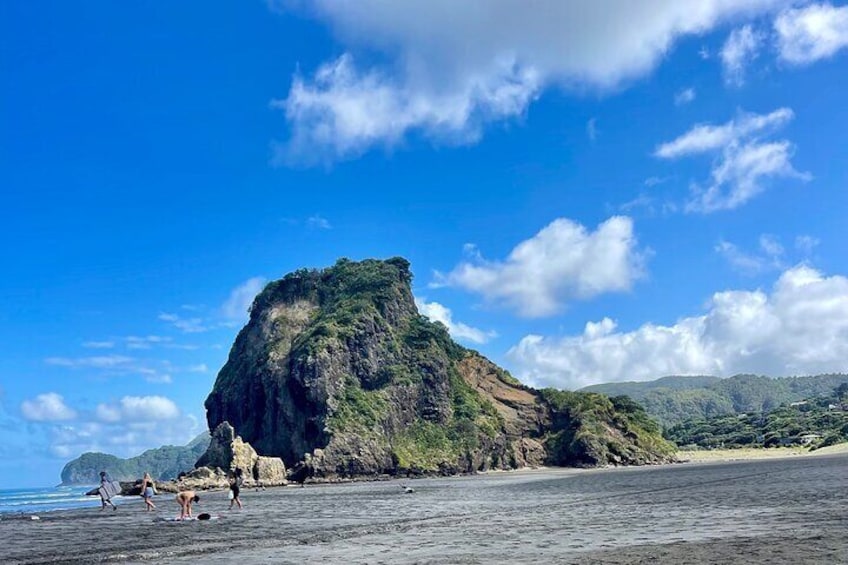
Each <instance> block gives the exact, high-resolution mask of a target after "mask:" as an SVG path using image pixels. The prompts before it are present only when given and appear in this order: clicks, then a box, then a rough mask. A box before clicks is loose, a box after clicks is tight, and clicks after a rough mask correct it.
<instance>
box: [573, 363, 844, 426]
mask: <svg viewBox="0 0 848 565" xmlns="http://www.w3.org/2000/svg"><path fill="white" fill-rule="evenodd" d="M843 383H848V375H846V374H829V375H816V376H810V377H780V378H771V377H764V376H756V375H736V376H734V377H730V378H727V379H720V378H717V377H703V376H701V377H664V378H661V379H657V380H655V381H650V382H643V383H642V382H626V383H609V384H600V385H593V386H590V387H586V388H584V389H582V390H584V391H591V392H601V393H604V394H608V395H611V396H615V395H621V394H625V395H627V396H629V397H630V398H632V399H633V400H635V401H637V402H639V403H640V404H641V405H642V406H644V408H645V411H646V412H647V413H648V414H650V415H651V416H653V417H654V418H656V419H657V420H658V421H659V422H660V424H661V425H662V426H663V427H664V428H670V427H673V426H675V425H677V424H680V423H682V422H684V421H687V420H706V419H710V418H715V417H717V416H724V415H734V414H751V413H753V414H760V413H765V412H769V411H771V410H773V409H775V408H777V407H779V406H781V405H782V404H786V403H790V402H796V401H800V400H805V399H809V398H815V397H821V396H827V395H829V394H831V393H832V392H833V390H834V389H835V388H836V387H838V386H839V385H841V384H843Z"/></svg>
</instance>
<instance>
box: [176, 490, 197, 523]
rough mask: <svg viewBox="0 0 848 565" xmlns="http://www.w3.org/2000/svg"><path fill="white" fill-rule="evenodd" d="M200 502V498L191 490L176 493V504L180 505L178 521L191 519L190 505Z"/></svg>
mask: <svg viewBox="0 0 848 565" xmlns="http://www.w3.org/2000/svg"><path fill="white" fill-rule="evenodd" d="M192 502H200V497H199V496H197V495H196V494H194V491H193V490H184V491H182V492H179V493H177V504H179V505H180V520H185V519H186V518H191V503H192Z"/></svg>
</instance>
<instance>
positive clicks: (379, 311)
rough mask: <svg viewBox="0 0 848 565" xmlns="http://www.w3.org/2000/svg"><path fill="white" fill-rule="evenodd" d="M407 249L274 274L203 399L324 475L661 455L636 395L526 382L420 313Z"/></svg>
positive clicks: (289, 459) (259, 444) (265, 449)
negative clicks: (630, 399)
mask: <svg viewBox="0 0 848 565" xmlns="http://www.w3.org/2000/svg"><path fill="white" fill-rule="evenodd" d="M411 279H412V276H411V273H410V271H409V263H408V262H407V261H406V260H404V259H401V258H394V259H389V260H386V261H377V260H366V261H362V262H352V261H348V260H344V259H342V260H340V261H339V262H337V263H336V265H335V266H333V267H331V268H328V269H324V270H300V271H296V272H294V273H291V274H289V275H287V276H286V277H284V278H283V279H281V280H278V281H275V282H272V283H270V284H269V285H268V286H267V287H266V288H265V289H264V290H263V291H262V292H261V293H260V294H259V295H258V296H257V298H256V300H255V301H254V303H253V306H252V308H251V313H250V320H249V322H248V324H247V325H246V326H245V327H244V328H243V329H242V331H241V332H240V333H239V335H238V337H237V338H236V341H235V343H234V345H233V347H232V350H231V351H230V355H229V359H228V361H227V363H226V364H225V365H224V367H223V368H222V369H221V371H220V373H219V374H218V378H217V380H216V382H215V386H214V388H213V390H212V392H211V394H210V395H209V397H208V398H207V400H206V409H207V420H208V423H209V428H210V429H215V428H216V427H217V426H218V425H219V424H221V423H223V422H229V423H230V424H231V425H232V426H233V427H234V428H235V430H236V431H237V433H238V434H239V435H240V436H241V437H242V438H244V441H246V442H249V443H250V444H251V445H252V446H253V447H254V448H255V449H256V451H257V452H258V453H260V454H262V455H265V456H277V457H281V458H282V459H283V461H284V462H285V464H286V466H288V467H295V468H296V469H299V472H301V473H305V474H309V475H312V476H317V477H326V478H335V477H350V476H374V475H379V474H409V473H434V472H440V473H455V472H471V471H476V470H486V469H511V468H516V467H522V466H528V465H530V466H532V465H540V464H559V465H575V464H576V465H603V464H607V463H620V464H633V463H648V462H658V461H662V460H665V459H666V457H667V456H668V454H669V453H670V450H671V448H670V446H669V445H668V444H666V443H664V442H663V441H662V439H661V438H660V437H659V435H658V433H657V430H656V429H655V427H653V423H652V422H651V421H650V420H649V419H647V418H645V417H644V412H642V411H641V408H639V407H638V405H635V404H632V403H630V404H623V403H619V405H617V406H616V405H614V404H613V403H612V402H611V401H610V399H608V398H607V397H605V396H603V395H598V394H578V393H561V394H560V393H558V392H557V391H537V390H534V389H531V388H528V387H525V386H522V385H521V384H520V383H519V382H518V381H516V380H515V379H513V378H512V377H511V376H510V375H509V374H508V373H506V372H505V371H503V370H502V369H500V368H498V367H497V366H495V365H494V364H492V363H491V362H490V361H488V360H487V359H485V358H484V357H482V356H481V355H479V354H478V353H476V352H473V351H470V350H467V349H465V348H463V347H461V346H459V345H457V344H456V343H454V342H453V340H451V338H450V336H449V335H448V333H447V330H446V328H445V327H444V326H443V325H441V324H439V323H432V322H430V321H429V320H427V319H426V318H424V317H423V316H421V315H419V313H418V311H417V309H416V307H415V302H414V300H413V297H412V292H411V287H410V283H411Z"/></svg>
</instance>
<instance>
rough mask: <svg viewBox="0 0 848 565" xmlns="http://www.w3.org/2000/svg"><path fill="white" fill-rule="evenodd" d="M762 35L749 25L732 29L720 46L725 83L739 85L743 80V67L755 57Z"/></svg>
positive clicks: (761, 41)
mask: <svg viewBox="0 0 848 565" xmlns="http://www.w3.org/2000/svg"><path fill="white" fill-rule="evenodd" d="M762 43H763V35H762V34H761V33H758V32H756V31H754V29H753V28H752V27H751V26H750V25H746V26H743V27H741V28H739V29H734V30H733V31H732V32H731V33H730V36H728V38H727V41H726V42H725V43H724V46H723V47H722V48H721V53H720V56H721V64H722V67H723V69H724V80H725V82H726V83H728V84H731V85H735V86H741V85H742V84H744V82H745V68H746V67H747V66H748V65H749V64H750V63H751V62H752V61H753V60H754V59H756V58H757V55H758V54H759V51H760V47H761V45H762Z"/></svg>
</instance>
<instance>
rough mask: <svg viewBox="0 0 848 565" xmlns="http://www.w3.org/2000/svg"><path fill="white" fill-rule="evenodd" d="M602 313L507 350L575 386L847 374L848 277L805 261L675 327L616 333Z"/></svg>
mask: <svg viewBox="0 0 848 565" xmlns="http://www.w3.org/2000/svg"><path fill="white" fill-rule="evenodd" d="M616 329H617V326H616V323H615V322H614V321H613V320H611V319H609V318H604V319H603V320H601V321H600V322H597V323H593V322H589V323H587V324H586V327H585V329H584V331H583V333H582V334H581V335H576V336H567V337H564V338H548V337H543V336H540V335H528V336H526V337H524V338H523V339H522V340H521V341H520V342H519V343H518V344H517V345H516V346H515V347H513V348H512V349H510V351H509V353H508V357H509V358H510V359H511V360H512V361H513V362H514V363H515V364H516V365H517V368H518V370H517V374H518V375H519V376H520V377H521V378H522V380H525V381H526V382H529V383H533V384H535V385H540V386H541V385H544V386H558V387H565V388H579V387H583V386H587V385H590V384H595V383H601V382H613V381H624V380H636V381H644V380H651V379H655V378H657V377H661V376H664V375H687V374H688V375H694V374H712V375H719V376H730V375H733V374H737V373H756V374H767V375H772V376H780V375H800V374H817V373H826V372H845V371H848V278H846V277H844V276H839V275H833V276H825V275H824V274H822V273H821V272H819V271H817V270H815V269H813V268H811V267H808V266H805V265H799V266H796V267H793V268H791V269H788V270H786V271H785V272H783V274H782V275H781V276H780V277H779V279H778V280H777V282H776V283H775V285H774V287H773V288H772V289H771V292H770V293H769V292H764V291H762V290H754V291H747V290H729V291H724V292H717V293H715V294H714V295H713V297H712V299H711V300H710V302H709V304H708V307H707V312H706V313H705V314H704V315H701V316H693V317H689V318H683V319H681V320H678V321H677V322H676V323H675V324H674V325H671V326H662V325H655V324H652V323H647V324H644V325H643V326H641V327H639V328H638V329H636V330H634V331H631V332H621V331H616Z"/></svg>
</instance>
